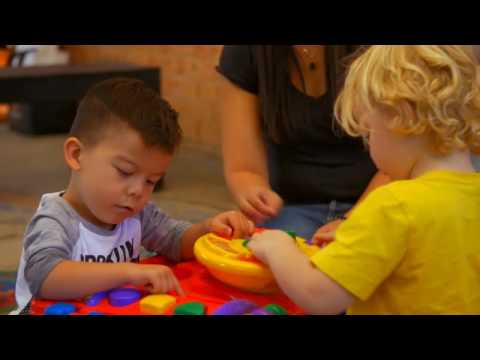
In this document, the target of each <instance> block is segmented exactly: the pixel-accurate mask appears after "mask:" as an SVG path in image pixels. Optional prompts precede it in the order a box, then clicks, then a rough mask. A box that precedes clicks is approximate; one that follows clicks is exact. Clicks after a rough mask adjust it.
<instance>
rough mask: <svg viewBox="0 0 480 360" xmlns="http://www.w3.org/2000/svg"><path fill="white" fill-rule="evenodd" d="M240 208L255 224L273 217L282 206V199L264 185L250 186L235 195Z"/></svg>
mask: <svg viewBox="0 0 480 360" xmlns="http://www.w3.org/2000/svg"><path fill="white" fill-rule="evenodd" d="M237 203H238V206H239V208H240V210H241V211H242V212H243V213H244V214H245V215H246V216H247V217H248V218H250V219H251V220H252V221H254V222H255V223H256V224H262V223H264V222H265V221H266V220H268V219H270V218H272V217H275V216H277V215H278V213H279V212H280V210H281V208H282V207H283V200H282V198H281V197H280V196H278V194H277V193H276V192H274V191H272V190H270V189H267V188H264V187H252V188H249V189H248V190H247V191H245V192H244V193H242V194H241V195H239V196H237Z"/></svg>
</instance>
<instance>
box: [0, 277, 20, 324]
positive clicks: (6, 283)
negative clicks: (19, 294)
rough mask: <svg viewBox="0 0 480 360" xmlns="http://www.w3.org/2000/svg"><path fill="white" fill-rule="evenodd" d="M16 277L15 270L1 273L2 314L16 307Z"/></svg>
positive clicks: (0, 303) (0, 300)
mask: <svg viewBox="0 0 480 360" xmlns="http://www.w3.org/2000/svg"><path fill="white" fill-rule="evenodd" d="M15 278H16V273H14V272H3V273H0V315H6V314H8V313H9V312H10V311H11V310H13V309H14V307H15V299H14V290H15Z"/></svg>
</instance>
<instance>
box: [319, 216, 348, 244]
mask: <svg viewBox="0 0 480 360" xmlns="http://www.w3.org/2000/svg"><path fill="white" fill-rule="evenodd" d="M342 222H343V220H341V219H338V220H335V221H332V222H329V223H328V224H325V225H323V226H322V227H320V228H319V229H318V230H317V231H316V232H315V235H313V238H312V240H313V242H312V243H313V244H315V245H318V246H325V245H327V244H329V243H331V242H332V241H333V240H334V239H335V232H336V230H337V228H338V227H339V226H340V224H341V223H342Z"/></svg>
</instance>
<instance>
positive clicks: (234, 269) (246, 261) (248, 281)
mask: <svg viewBox="0 0 480 360" xmlns="http://www.w3.org/2000/svg"><path fill="white" fill-rule="evenodd" d="M289 234H290V235H291V236H292V237H293V238H294V239H295V241H296V243H297V246H298V247H299V248H300V249H301V250H302V251H303V252H304V253H305V254H307V256H308V257H311V256H313V254H315V253H316V252H317V251H319V250H320V248H319V247H318V246H315V245H310V244H308V243H307V242H306V241H305V240H304V239H302V238H300V237H297V236H295V235H294V234H292V233H289ZM247 242H248V240H243V239H233V240H228V239H225V238H222V237H219V236H217V235H215V234H207V235H204V236H202V237H201V238H199V239H198V240H197V241H196V243H195V246H194V253H195V257H196V258H197V260H198V262H200V263H201V264H203V265H204V266H205V267H206V268H207V269H208V271H209V272H210V273H211V274H212V275H213V276H214V277H215V278H216V279H218V280H220V281H222V282H224V283H226V284H228V285H230V286H233V287H236V288H239V289H242V290H246V291H250V292H256V293H263V294H268V293H273V292H276V291H278V286H277V284H276V283H275V279H274V277H273V274H272V272H271V271H270V269H269V268H268V267H266V266H265V265H264V264H263V263H261V262H259V261H258V260H256V259H255V257H254V256H253V255H252V252H251V251H250V249H249V248H248V247H247V246H246V243H247Z"/></svg>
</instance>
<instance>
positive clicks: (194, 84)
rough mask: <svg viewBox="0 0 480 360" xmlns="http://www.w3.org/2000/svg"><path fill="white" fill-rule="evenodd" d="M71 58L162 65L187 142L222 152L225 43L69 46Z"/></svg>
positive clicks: (164, 82)
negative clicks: (220, 112) (222, 54)
mask: <svg viewBox="0 0 480 360" xmlns="http://www.w3.org/2000/svg"><path fill="white" fill-rule="evenodd" d="M66 48H67V49H68V51H69V52H70V54H71V55H70V56H71V61H72V63H74V64H85V63H92V62H97V61H105V60H108V61H112V60H113V61H123V62H129V63H135V64H141V65H153V66H159V67H160V68H161V71H162V84H161V85H162V94H163V96H164V97H165V98H166V99H167V100H168V101H169V102H170V103H171V104H172V105H173V106H174V107H175V108H176V109H177V111H179V112H180V122H181V125H182V128H183V130H184V133H185V138H186V140H187V141H191V142H194V143H196V144H201V145H205V148H206V149H207V150H210V151H214V152H217V153H218V152H219V144H220V127H219V121H218V115H217V114H218V112H217V101H218V96H217V95H218V75H217V73H216V72H215V66H216V64H217V62H218V57H219V55H220V51H221V49H222V46H221V45H69V46H66Z"/></svg>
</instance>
